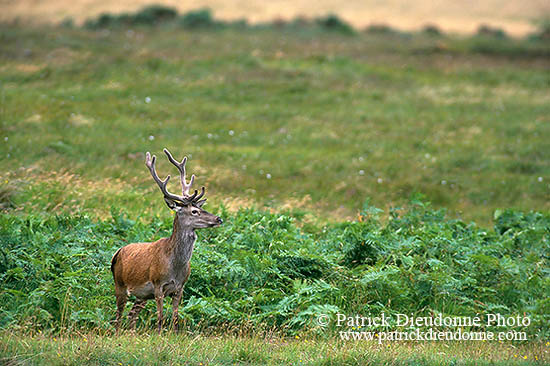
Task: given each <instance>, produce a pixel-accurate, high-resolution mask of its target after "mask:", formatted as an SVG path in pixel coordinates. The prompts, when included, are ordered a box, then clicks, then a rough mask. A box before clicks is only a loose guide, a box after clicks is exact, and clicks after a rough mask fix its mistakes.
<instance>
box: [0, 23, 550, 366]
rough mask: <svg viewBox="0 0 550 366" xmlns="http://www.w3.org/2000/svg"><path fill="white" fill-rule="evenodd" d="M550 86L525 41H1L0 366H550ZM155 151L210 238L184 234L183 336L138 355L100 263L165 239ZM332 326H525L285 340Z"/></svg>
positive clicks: (399, 37) (297, 33)
mask: <svg viewBox="0 0 550 366" xmlns="http://www.w3.org/2000/svg"><path fill="white" fill-rule="evenodd" d="M549 67H550V46H549V45H548V43H544V42H543V41H534V40H514V39H498V38H491V37H473V38H452V37H446V36H430V35H427V34H404V33H398V32H387V33H383V34H373V33H361V34H355V35H344V34H340V33H337V32H328V31H322V30H320V29H318V28H303V29H302V28H296V29H289V28H285V29H275V28H270V27H263V28H255V29H251V28H246V29H238V28H228V29H225V30H210V31H209V30H202V31H188V30H183V29H181V28H180V27H177V26H175V25H166V26H160V27H157V28H151V27H134V28H131V29H129V28H113V29H101V30H95V31H92V30H85V29H80V28H70V27H37V28H32V27H27V28H24V27H19V26H7V25H3V26H2V28H1V29H0V82H1V89H0V138H1V139H2V140H1V143H2V145H1V147H0V167H1V168H2V169H1V170H0V179H1V180H0V205H1V208H2V211H3V212H2V214H1V215H0V244H1V249H2V251H1V254H2V261H1V262H0V275H1V276H0V283H1V284H2V290H4V291H2V292H0V305H1V307H0V314H1V315H2V316H1V317H0V319H1V320H0V327H1V328H3V330H1V331H0V363H7V364H92V365H93V364H112V365H119V364H124V365H126V364H136V365H137V364H155V363H157V362H158V360H166V362H167V363H168V364H170V363H171V364H190V365H207V364H210V365H215V364H227V365H229V364H231V365H232V364H251V365H253V364H296V365H300V364H307V365H342V364H343V365H385V364H394V365H483V364H487V365H509V364H510V365H515V364H534V365H537V364H545V363H547V362H548V357H549V356H548V351H549V349H550V347H549V346H548V344H547V342H548V340H547V339H546V338H547V335H548V326H547V324H548V309H550V308H549V306H550V303H549V302H548V296H546V295H547V293H548V288H549V286H550V283H549V282H548V268H549V266H548V258H549V256H548V248H549V246H548V242H549V240H550V238H549V236H548V222H549V217H550V215H549V213H548V211H549V209H550V138H549V137H550V123H549V122H550V118H549V116H550V92H549V89H548V85H549V83H550V75H549V74H548V68H549ZM163 147H168V148H169V149H170V150H171V151H172V152H173V153H174V154H175V155H176V157H177V158H181V156H182V155H183V154H186V155H188V156H189V157H190V161H189V163H188V169H189V170H190V171H191V172H193V173H195V174H196V175H197V180H196V182H197V185H199V186H200V185H202V184H204V185H206V187H207V196H208V197H209V204H208V206H207V207H208V209H209V210H213V211H215V212H218V213H220V214H222V215H223V217H224V220H225V222H226V223H225V224H224V226H223V227H221V228H219V229H216V230H212V231H210V232H208V233H201V236H200V238H199V243H198V245H197V248H196V251H195V254H194V257H193V263H194V264H193V265H194V267H193V272H192V274H191V278H190V282H189V284H188V285H189V286H188V287H186V290H185V291H186V293H185V296H184V304H183V305H182V306H183V307H184V309H185V311H183V313H184V314H185V315H184V316H185V319H186V320H187V321H189V322H190V323H191V325H190V328H189V332H190V333H189V334H187V333H183V334H168V335H165V336H163V337H158V336H149V334H150V333H151V329H152V327H151V324H152V323H153V322H154V311H152V306H153V305H152V304H149V305H150V306H149V307H148V308H147V311H145V312H144V315H143V316H142V318H141V322H140V324H141V326H142V330H140V333H139V334H138V336H137V337H136V336H134V335H131V334H124V335H123V336H122V337H121V338H117V337H114V336H113V335H112V334H111V332H112V327H111V325H110V323H109V322H110V320H112V317H113V314H114V308H113V304H114V300H113V296H112V288H111V287H110V286H111V282H110V281H111V278H110V273H109V271H108V264H109V263H108V262H109V259H110V256H111V255H112V253H113V252H114V250H116V248H117V247H119V246H120V245H122V243H125V242H129V241H137V240H151V239H153V238H158V237H160V236H162V235H166V233H167V232H168V231H169V230H170V228H171V226H170V225H171V222H170V218H171V214H170V212H169V210H167V209H165V207H164V203H163V202H162V198H161V197H160V195H159V192H158V188H157V187H156V186H155V185H154V184H153V182H152V179H151V177H150V175H149V173H148V171H147V170H146V169H145V166H144V153H145V151H151V152H152V153H154V154H157V155H161V154H162V148H163ZM157 169H158V171H159V174H160V175H165V174H168V173H170V174H172V175H174V171H173V170H171V166H170V165H169V164H168V163H167V162H166V161H163V160H162V159H161V160H160V161H159V163H158V167H157ZM174 181H176V180H174ZM173 190H175V188H173ZM415 193H422V194H424V195H425V196H426V197H427V200H430V201H431V202H432V206H430V205H429V204H427V203H426V202H425V199H424V201H423V200H422V199H419V198H418V197H419V196H418V195H415ZM411 196H412V197H413V199H412V200H410V197H411ZM365 202H370V203H369V205H365ZM374 206H376V207H380V208H382V209H383V211H385V212H383V213H380V212H378V210H377V209H376V208H375V207H374ZM401 206H405V207H406V208H404V209H401V208H400V207H401ZM249 207H253V208H252V209H247V208H249ZM438 209H443V210H447V211H448V215H447V216H446V217H445V215H444V214H443V212H442V211H439V210H438ZM508 209H517V210H520V211H524V212H528V211H531V210H534V211H539V212H540V213H531V214H527V213H525V214H524V213H521V212H519V211H513V210H508ZM121 210H122V211H121ZM270 212H275V213H276V214H271V213H270ZM379 214H380V216H381V217H380V219H379V218H378V215H379ZM454 218H458V219H459V220H458V221H457V220H453V219H454ZM470 221H474V222H475V223H476V224H474V223H469V222H470ZM251 274H253V275H254V276H252V277H251ZM317 306H321V307H320V308H319V307H317ZM337 308H338V309H342V310H345V311H348V312H361V311H373V312H376V311H390V310H392V309H393V310H395V311H397V310H399V311H405V310H407V311H408V309H410V311H414V312H415V313H418V314H420V313H426V312H428V313H433V312H436V313H437V312H441V313H445V314H453V315H457V314H458V313H465V314H477V313H486V312H488V311H501V312H506V313H508V314H514V313H522V314H523V313H529V314H532V316H533V323H534V326H533V327H532V330H531V333H530V338H529V339H530V340H531V342H526V343H505V344H500V343H491V342H483V343H475V342H469V343H453V342H441V343H419V344H412V343H403V342H400V343H390V344H389V345H388V344H386V345H383V346H378V345H376V344H375V343H368V342H343V341H339V340H337V339H335V338H334V337H333V336H334V334H332V333H327V334H321V335H319V334H318V333H315V332H311V333H308V331H307V329H305V330H304V329H301V328H300V327H305V324H307V322H306V318H308V319H309V317H311V316H313V315H314V314H317V313H318V312H319V311H330V312H332V313H334V311H336V310H335V309H337ZM320 309H321V310H320ZM220 314H222V315H220ZM229 316H230V317H232V318H231V319H232V320H233V321H234V322H235V323H234V325H235V324H236V326H235V329H236V330H235V331H234V332H227V333H223V332H222V334H223V335H221V336H219V335H217V333H216V332H217V331H218V332H219V331H220V329H223V328H219V327H221V326H223V325H224V324H225V323H224V319H227V317H229ZM224 317H225V318H224ZM201 321H202V322H203V323H201ZM201 324H202V325H201ZM232 324H233V323H232ZM259 324H260V325H259ZM261 324H269V326H270V327H274V328H277V332H275V333H276V334H273V335H272V336H271V337H269V336H268V337H264V334H263V333H262V332H263V331H264V330H262V329H261ZM248 326H250V329H248V328H247V327H248ZM210 328H213V329H214V330H211V329H210ZM306 328H307V327H306ZM259 329H260V330H261V331H260V330H259ZM256 331H257V332H256ZM235 333H236V335H235ZM296 337H298V338H296ZM266 339H267V340H266ZM172 356H175V358H174V359H172V358H171V357H172Z"/></svg>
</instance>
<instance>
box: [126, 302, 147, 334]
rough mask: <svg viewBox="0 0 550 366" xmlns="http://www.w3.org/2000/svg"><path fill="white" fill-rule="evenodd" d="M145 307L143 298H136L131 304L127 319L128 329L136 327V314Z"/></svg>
mask: <svg viewBox="0 0 550 366" xmlns="http://www.w3.org/2000/svg"><path fill="white" fill-rule="evenodd" d="M144 307H145V300H136V302H135V303H134V306H132V309H131V310H130V312H129V313H128V320H129V322H130V329H132V330H134V329H136V322H137V319H138V315H139V313H140V312H141V310H143V308H144Z"/></svg>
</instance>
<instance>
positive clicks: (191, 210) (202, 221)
mask: <svg viewBox="0 0 550 366" xmlns="http://www.w3.org/2000/svg"><path fill="white" fill-rule="evenodd" d="M164 152H165V153H166V155H167V156H168V158H169V160H170V161H171V162H172V163H173V164H174V165H175V166H176V167H178V169H179V170H180V175H181V182H182V187H183V195H182V196H177V195H174V194H171V193H170V192H168V191H167V189H166V183H167V182H168V178H166V179H165V180H164V181H162V180H160V178H158V175H157V174H156V170H155V166H154V164H155V159H156V158H155V156H153V157H152V158H151V156H150V154H149V153H147V155H146V165H147V167H148V168H149V170H150V171H151V174H152V175H153V178H154V179H155V181H156V182H157V184H158V185H159V187H160V188H161V191H162V192H163V195H164V200H165V202H166V204H167V205H168V207H169V208H171V209H172V210H174V211H175V212H176V216H175V218H174V226H173V230H172V235H171V236H170V237H169V238H162V239H159V240H157V241H155V242H152V243H133V244H128V245H126V246H125V247H122V248H120V249H119V250H117V251H116V252H115V254H114V255H113V258H112V260H111V272H112V273H113V279H114V282H115V296H116V305H117V313H116V329H117V331H118V329H119V327H120V321H121V317H122V313H123V312H124V307H125V305H126V302H127V300H128V296H130V295H133V296H135V298H136V300H135V303H134V306H133V307H132V309H131V310H130V313H129V314H128V318H129V319H130V327H132V328H134V327H135V325H136V320H137V317H138V315H139V312H140V311H141V310H142V309H143V308H144V307H145V303H146V301H147V300H150V299H155V301H156V303H157V313H158V330H159V332H160V331H161V329H162V316H163V314H162V307H163V301H164V297H165V296H171V297H172V324H173V326H175V325H176V321H177V318H178V306H179V303H180V300H181V297H182V294H183V286H184V285H185V283H186V282H187V279H188V278H189V273H190V271H191V266H190V261H191V255H192V253H193V247H194V245H195V241H196V239H197V235H196V234H195V230H196V229H201V228H209V227H214V226H218V225H220V224H221V223H222V220H221V219H220V218H219V217H218V216H216V215H213V214H211V213H209V212H207V211H205V210H203V209H202V208H201V207H202V205H203V204H204V202H205V201H206V200H205V199H203V200H201V198H202V196H203V195H204V187H203V188H202V193H201V194H200V195H198V194H197V191H195V194H194V195H189V188H190V187H191V184H192V182H193V179H194V177H191V181H190V182H189V183H186V180H185V163H186V161H187V158H184V159H183V161H182V162H181V163H180V162H178V161H176V160H175V159H174V158H173V157H172V155H171V154H170V153H169V152H168V151H167V150H166V149H165V150H164Z"/></svg>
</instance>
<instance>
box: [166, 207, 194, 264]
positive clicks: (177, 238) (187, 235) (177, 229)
mask: <svg viewBox="0 0 550 366" xmlns="http://www.w3.org/2000/svg"><path fill="white" fill-rule="evenodd" d="M195 240H197V234H195V229H193V228H192V227H189V226H183V225H181V223H180V222H179V220H178V215H177V214H176V217H175V218H174V225H173V230H172V236H170V238H169V239H168V241H169V243H170V244H169V247H170V250H171V251H172V253H173V261H174V262H176V263H181V264H186V263H187V262H189V261H190V260H191V255H192V254H193V248H194V245H195Z"/></svg>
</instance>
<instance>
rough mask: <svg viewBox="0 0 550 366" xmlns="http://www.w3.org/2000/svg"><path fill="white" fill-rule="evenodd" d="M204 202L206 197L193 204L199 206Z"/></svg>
mask: <svg viewBox="0 0 550 366" xmlns="http://www.w3.org/2000/svg"><path fill="white" fill-rule="evenodd" d="M205 202H206V198H205V199H203V200H200V201H198V202H197V203H195V206H197V207H199V208H201V207H202V205H204V203H205Z"/></svg>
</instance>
